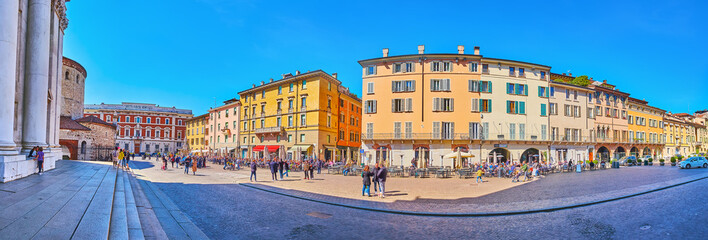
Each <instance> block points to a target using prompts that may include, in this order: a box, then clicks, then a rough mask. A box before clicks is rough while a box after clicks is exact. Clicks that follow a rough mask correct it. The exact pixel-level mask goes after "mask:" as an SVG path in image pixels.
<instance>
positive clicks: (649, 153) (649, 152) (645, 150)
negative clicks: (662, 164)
mask: <svg viewBox="0 0 708 240" xmlns="http://www.w3.org/2000/svg"><path fill="white" fill-rule="evenodd" d="M642 156H651V149H649V148H648V147H645V148H644V150H643V151H642ZM652 157H654V156H652Z"/></svg>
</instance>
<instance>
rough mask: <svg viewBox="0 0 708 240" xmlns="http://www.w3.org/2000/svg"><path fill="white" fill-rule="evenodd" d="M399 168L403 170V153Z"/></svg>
mask: <svg viewBox="0 0 708 240" xmlns="http://www.w3.org/2000/svg"><path fill="white" fill-rule="evenodd" d="M401 168H403V153H401Z"/></svg>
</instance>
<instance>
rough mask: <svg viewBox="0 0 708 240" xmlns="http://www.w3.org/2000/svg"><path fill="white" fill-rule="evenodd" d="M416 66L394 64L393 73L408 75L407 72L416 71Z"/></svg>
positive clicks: (411, 64)
mask: <svg viewBox="0 0 708 240" xmlns="http://www.w3.org/2000/svg"><path fill="white" fill-rule="evenodd" d="M413 69H414V65H413V63H410V62H408V63H394V64H393V73H406V72H413V71H414V70H413Z"/></svg>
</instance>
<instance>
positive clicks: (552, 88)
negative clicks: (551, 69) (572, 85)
mask: <svg viewBox="0 0 708 240" xmlns="http://www.w3.org/2000/svg"><path fill="white" fill-rule="evenodd" d="M555 91H556V88H555V87H551V97H555V95H556V93H555Z"/></svg>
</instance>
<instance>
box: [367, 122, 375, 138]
mask: <svg viewBox="0 0 708 240" xmlns="http://www.w3.org/2000/svg"><path fill="white" fill-rule="evenodd" d="M366 137H367V138H368V139H372V138H373V137H374V123H366Z"/></svg>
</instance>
